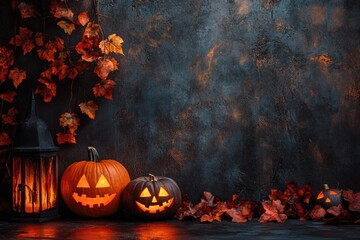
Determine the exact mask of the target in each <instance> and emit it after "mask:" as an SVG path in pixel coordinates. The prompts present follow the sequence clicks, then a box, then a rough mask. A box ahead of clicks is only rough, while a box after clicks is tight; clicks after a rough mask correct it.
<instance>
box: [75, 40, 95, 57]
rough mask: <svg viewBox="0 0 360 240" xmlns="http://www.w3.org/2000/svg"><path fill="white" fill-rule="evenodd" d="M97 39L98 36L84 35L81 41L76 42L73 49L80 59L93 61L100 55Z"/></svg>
mask: <svg viewBox="0 0 360 240" xmlns="http://www.w3.org/2000/svg"><path fill="white" fill-rule="evenodd" d="M99 41H100V37H99V36H93V37H87V36H84V37H83V38H82V40H81V42H79V43H78V44H76V47H75V50H76V52H77V53H78V54H80V55H81V59H82V60H84V61H87V62H93V61H95V60H96V59H98V57H99V56H100V50H99Z"/></svg>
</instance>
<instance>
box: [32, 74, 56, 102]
mask: <svg viewBox="0 0 360 240" xmlns="http://www.w3.org/2000/svg"><path fill="white" fill-rule="evenodd" d="M38 81H39V83H40V84H39V85H38V87H37V88H36V90H35V94H39V95H40V96H42V99H43V101H44V102H51V100H52V98H53V97H55V96H56V84H55V82H54V81H53V80H52V79H51V69H47V70H45V71H44V72H42V73H40V77H39V78H38Z"/></svg>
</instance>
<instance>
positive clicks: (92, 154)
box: [88, 146, 100, 162]
mask: <svg viewBox="0 0 360 240" xmlns="http://www.w3.org/2000/svg"><path fill="white" fill-rule="evenodd" d="M88 153H89V159H90V161H91V162H100V157H99V153H98V151H97V150H96V148H94V147H92V146H88Z"/></svg>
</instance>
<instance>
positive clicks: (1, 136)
mask: <svg viewBox="0 0 360 240" xmlns="http://www.w3.org/2000/svg"><path fill="white" fill-rule="evenodd" d="M10 144H11V138H10V137H9V134H7V133H6V132H3V131H0V146H7V145H10Z"/></svg>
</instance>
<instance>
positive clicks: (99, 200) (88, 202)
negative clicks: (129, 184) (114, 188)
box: [72, 192, 116, 208]
mask: <svg viewBox="0 0 360 240" xmlns="http://www.w3.org/2000/svg"><path fill="white" fill-rule="evenodd" d="M115 195H116V193H113V194H105V195H104V196H103V197H100V195H96V197H87V196H86V194H81V196H80V195H79V194H77V193H75V192H74V193H73V194H72V197H73V198H74V200H75V201H76V202H77V203H80V204H81V205H83V206H89V208H93V207H94V205H97V206H98V207H100V205H104V206H106V205H108V204H109V203H110V202H111V201H112V200H113V199H114V198H115Z"/></svg>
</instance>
